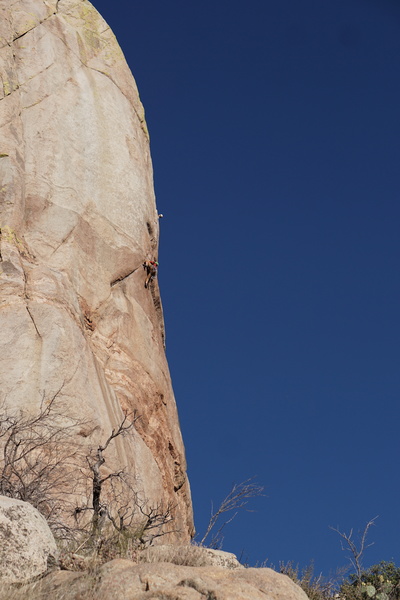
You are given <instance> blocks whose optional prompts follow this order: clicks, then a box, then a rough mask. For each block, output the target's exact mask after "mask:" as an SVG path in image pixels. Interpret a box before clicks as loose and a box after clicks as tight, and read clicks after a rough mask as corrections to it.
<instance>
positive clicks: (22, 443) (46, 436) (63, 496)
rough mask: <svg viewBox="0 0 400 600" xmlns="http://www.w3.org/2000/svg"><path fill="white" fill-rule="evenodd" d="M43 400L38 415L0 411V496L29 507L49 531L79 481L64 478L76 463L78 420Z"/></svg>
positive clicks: (79, 450)
mask: <svg viewBox="0 0 400 600" xmlns="http://www.w3.org/2000/svg"><path fill="white" fill-rule="evenodd" d="M60 391H61V390H59V391H58V392H57V393H56V394H55V395H54V396H53V397H52V398H51V399H49V400H47V399H46V398H45V396H43V398H42V401H41V404H40V407H39V411H38V412H37V414H35V415H32V414H29V413H27V412H26V411H22V410H20V411H11V409H10V408H9V407H7V405H6V404H5V402H3V403H2V405H1V406H0V452H1V454H0V494H1V495H3V496H8V497H10V498H17V499H18V500H24V501H25V502H29V503H30V504H32V505H33V506H34V507H35V508H37V509H38V510H39V511H40V512H41V513H42V514H43V516H44V517H45V518H46V520H47V521H48V523H49V525H50V526H51V527H52V529H53V531H57V530H58V528H60V527H61V528H62V526H63V525H62V519H63V517H62V515H63V513H65V512H66V511H68V510H71V508H72V506H73V498H74V495H75V493H76V489H77V486H78V485H79V478H77V477H75V478H74V479H73V480H72V481H71V479H70V478H68V477H67V476H66V474H67V473H68V471H69V470H72V469H74V468H75V467H76V465H77V464H79V463H80V461H81V460H82V448H81V447H79V446H77V444H76V432H77V429H78V427H80V426H81V425H82V421H79V420H77V419H74V418H73V417H71V416H70V415H68V414H67V412H66V410H65V409H64V408H63V406H62V404H61V402H59V400H58V394H59V392H60Z"/></svg>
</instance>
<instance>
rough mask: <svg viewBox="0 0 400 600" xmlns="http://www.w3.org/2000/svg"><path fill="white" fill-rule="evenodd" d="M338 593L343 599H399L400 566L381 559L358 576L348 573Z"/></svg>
mask: <svg viewBox="0 0 400 600" xmlns="http://www.w3.org/2000/svg"><path fill="white" fill-rule="evenodd" d="M339 595H340V597H341V598H344V599H345V600H369V599H372V600H400V568H399V567H396V565H395V564H394V563H393V562H386V561H381V562H380V563H378V564H376V565H373V566H372V567H370V568H369V569H366V570H365V571H362V573H361V575H360V577H357V576H356V575H350V576H349V578H348V580H347V581H345V582H344V583H342V585H341V586H340V591H339Z"/></svg>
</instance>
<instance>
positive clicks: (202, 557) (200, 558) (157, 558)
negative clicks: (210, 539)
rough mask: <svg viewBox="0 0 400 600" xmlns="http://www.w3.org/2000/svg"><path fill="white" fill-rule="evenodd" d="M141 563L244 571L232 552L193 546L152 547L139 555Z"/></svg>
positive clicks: (169, 545) (164, 545) (168, 545)
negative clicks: (163, 563) (167, 563)
mask: <svg viewBox="0 0 400 600" xmlns="http://www.w3.org/2000/svg"><path fill="white" fill-rule="evenodd" d="M139 562H145V563H161V562H169V563H172V564H174V565H183V566H186V567H224V568H225V569H243V568H244V567H243V566H242V565H241V564H240V562H239V561H238V559H237V558H236V556H235V555H234V554H232V553H231V552H224V551H222V550H212V549H211V548H203V547H202V546H192V545H191V544H178V545H171V544H162V545H159V546H150V547H149V548H146V550H143V551H142V552H141V553H140V554H139Z"/></svg>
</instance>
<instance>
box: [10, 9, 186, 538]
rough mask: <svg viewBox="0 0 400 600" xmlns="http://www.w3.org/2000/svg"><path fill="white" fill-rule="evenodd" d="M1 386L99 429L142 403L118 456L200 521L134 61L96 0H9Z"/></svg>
mask: <svg viewBox="0 0 400 600" xmlns="http://www.w3.org/2000/svg"><path fill="white" fill-rule="evenodd" d="M0 10H1V13H0V47H1V50H0V75H1V82H0V182H1V185H0V192H1V196H0V228H1V238H0V253H1V257H0V260H1V262H0V330H1V337H0V340H1V347H0V377H1V399H4V398H5V399H6V402H7V403H9V404H10V405H11V406H13V407H15V406H21V407H28V408H31V409H34V408H35V407H36V408H37V407H38V406H39V404H40V402H41V401H42V400H43V399H44V401H49V400H50V399H51V398H52V397H53V396H54V395H56V394H58V396H57V398H58V399H60V400H61V401H63V402H64V403H67V405H68V406H69V407H70V410H71V412H73V413H74V414H79V415H82V417H84V418H85V419H88V420H89V421H90V422H91V423H92V424H93V427H92V428H88V429H87V431H85V432H84V435H85V436H86V438H87V439H86V438H85V443H88V444H93V443H95V442H96V440H99V439H104V438H105V437H106V436H107V435H108V434H109V432H110V430H111V428H112V427H115V426H116V425H117V424H118V423H119V422H120V421H121V419H122V416H123V411H129V412H132V411H134V410H136V411H137V414H138V415H140V419H139V420H138V421H137V422H136V431H135V434H134V436H133V437H132V438H128V437H126V438H124V439H122V438H118V440H117V444H116V446H115V455H114V459H115V461H117V462H116V464H118V465H120V466H126V467H127V469H128V471H129V472H130V473H131V474H133V475H134V476H135V479H136V482H137V488H138V489H140V490H141V491H142V492H143V494H144V495H145V496H146V498H148V499H149V500H151V501H152V502H161V501H162V502H164V503H170V504H171V505H172V506H173V507H174V508H173V511H174V515H175V521H174V528H175V529H176V530H177V531H178V533H177V534H176V537H177V538H178V539H179V540H181V541H182V540H187V539H188V538H189V537H190V534H191V533H192V532H193V524H192V510H191V500H190V489H189V485H188V481H187V477H186V464H185V457H184V448H183V444H182V439H181V432H180V427H179V421H178V416H177V411H176V405H175V400H174V395H173V391H172V387H171V381H170V376H169V371H168V365H167V362H166V358H165V352H164V343H165V341H164V325H163V315H162V308H161V301H160V297H159V290H158V284H157V282H155V283H154V284H152V285H151V287H150V289H149V290H147V289H145V288H144V279H145V273H144V271H143V269H142V263H143V261H144V260H145V259H148V258H153V257H156V256H157V252H158V236H159V223H158V215H157V211H156V206H155V198H154V191H153V177H152V165H151V158H150V150H149V138H148V133H147V129H146V124H145V120H144V113H143V107H142V105H141V103H140V100H139V96H138V92H137V89H136V85H135V82H134V79H133V77H132V75H131V72H130V70H129V68H128V66H127V64H126V62H125V59H124V57H123V54H122V52H121V50H120V48H119V46H118V44H117V42H116V40H115V37H114V35H113V33H112V32H111V30H110V29H109V27H108V26H107V24H106V23H105V22H104V20H103V19H102V18H101V16H100V15H99V14H98V13H97V11H96V10H95V9H94V8H93V6H92V5H91V4H90V3H89V2H87V1H86V0H58V1H57V0H1V2H0Z"/></svg>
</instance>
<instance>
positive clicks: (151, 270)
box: [143, 259, 158, 288]
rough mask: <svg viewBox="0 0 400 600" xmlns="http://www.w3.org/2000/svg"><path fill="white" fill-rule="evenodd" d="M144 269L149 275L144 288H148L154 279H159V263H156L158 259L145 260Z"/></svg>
mask: <svg viewBox="0 0 400 600" xmlns="http://www.w3.org/2000/svg"><path fill="white" fill-rule="evenodd" d="M143 268H144V270H145V271H146V273H147V277H146V281H145V282H144V287H145V288H148V287H149V283H150V282H151V281H152V280H153V279H154V277H157V269H158V262H157V261H156V259H154V260H145V261H144V263H143Z"/></svg>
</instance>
